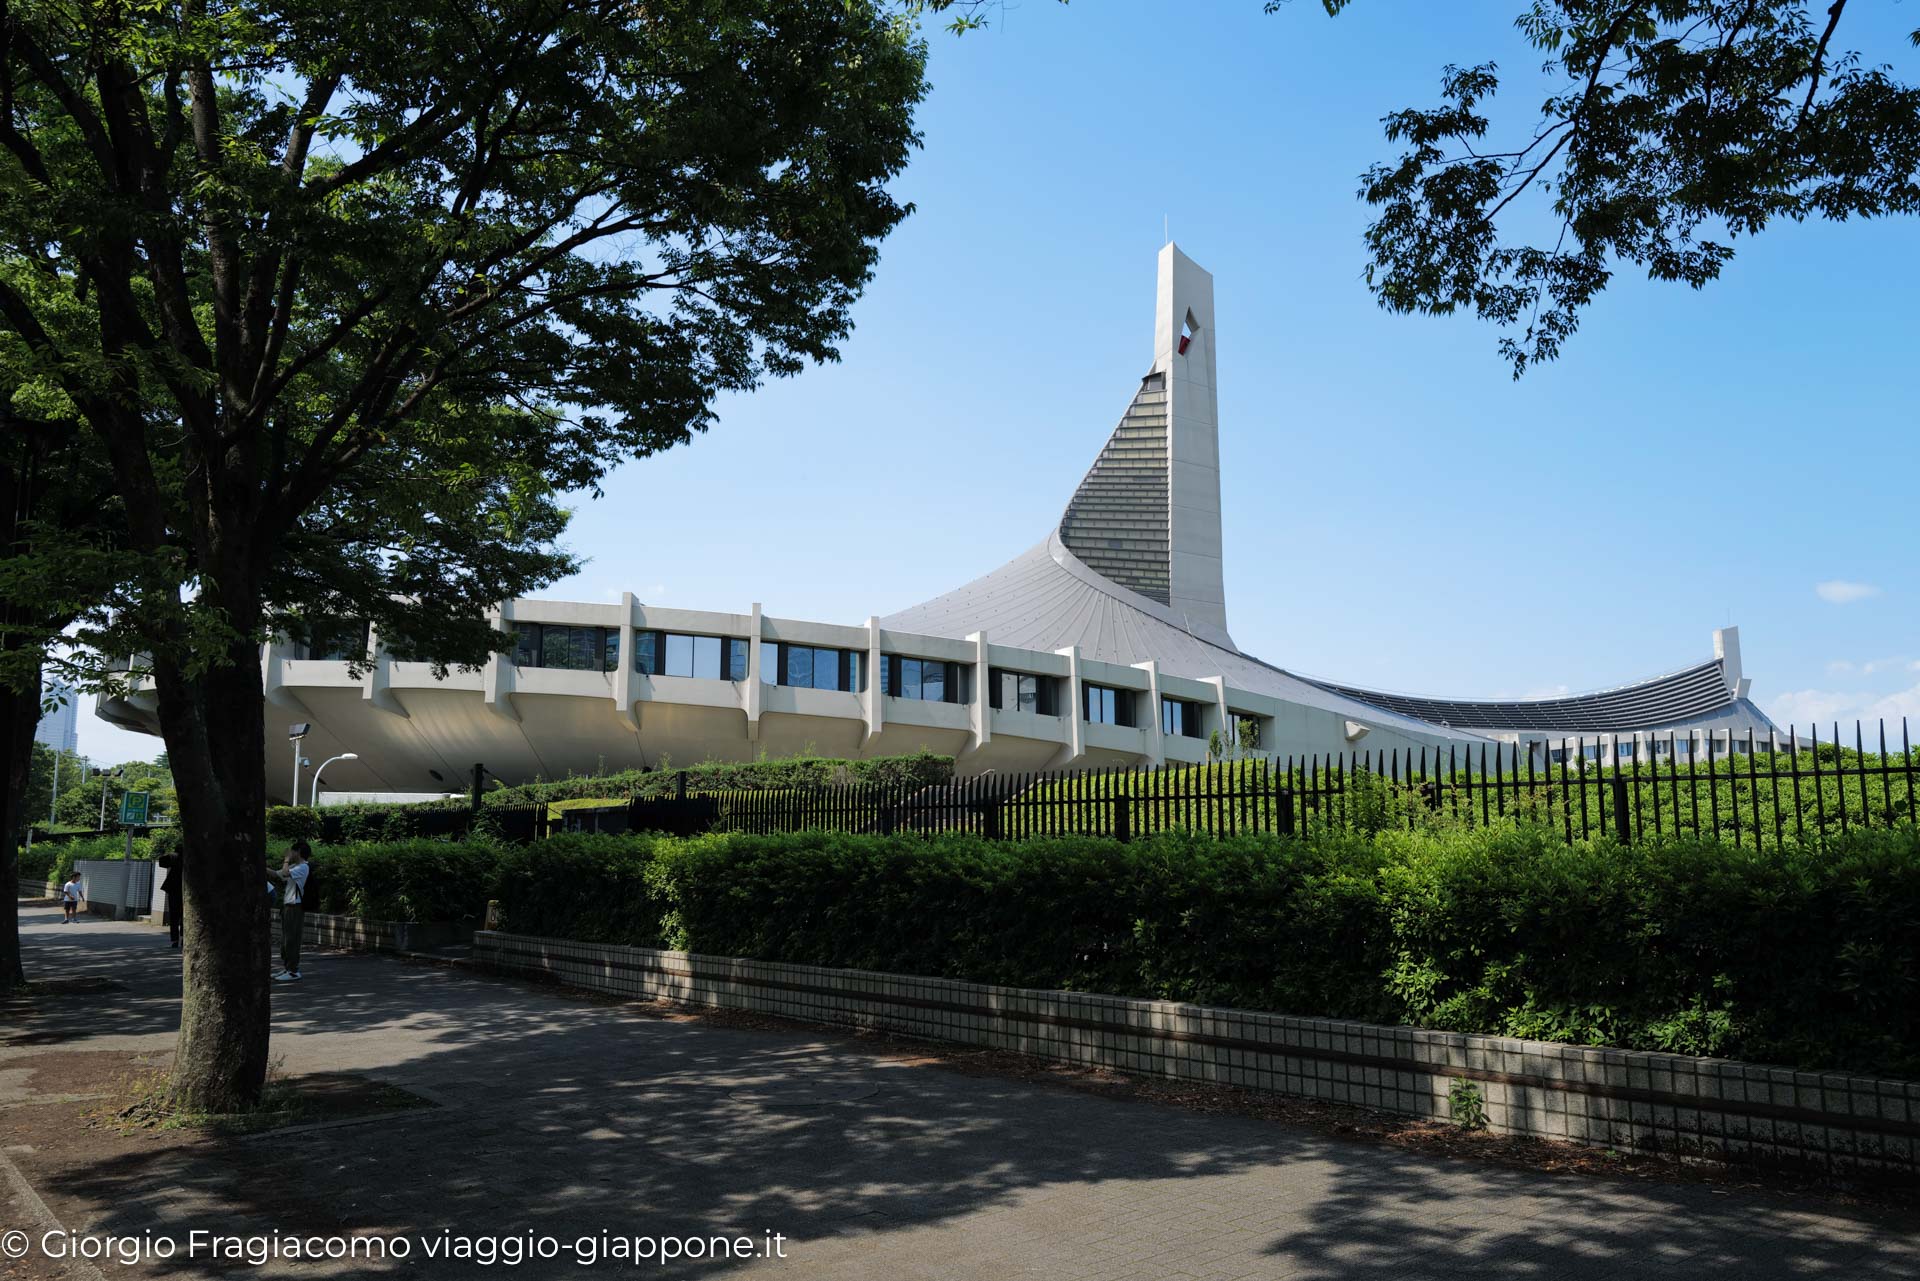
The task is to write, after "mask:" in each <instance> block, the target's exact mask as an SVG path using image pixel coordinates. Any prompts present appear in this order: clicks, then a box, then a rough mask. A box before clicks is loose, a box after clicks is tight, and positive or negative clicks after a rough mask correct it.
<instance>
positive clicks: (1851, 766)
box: [628, 720, 1920, 849]
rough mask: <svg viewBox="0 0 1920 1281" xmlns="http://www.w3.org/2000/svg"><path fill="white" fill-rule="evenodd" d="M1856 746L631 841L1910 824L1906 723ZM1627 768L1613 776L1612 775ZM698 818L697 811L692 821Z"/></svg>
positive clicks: (1528, 758)
mask: <svg viewBox="0 0 1920 1281" xmlns="http://www.w3.org/2000/svg"><path fill="white" fill-rule="evenodd" d="M1898 738H1899V742H1898V745H1897V746H1893V745H1890V744H1889V742H1888V738H1887V726H1886V724H1885V723H1884V722H1881V723H1879V724H1878V725H1877V726H1876V730H1875V733H1874V735H1873V736H1871V738H1869V736H1868V735H1867V734H1866V732H1865V726H1864V725H1861V724H1858V723H1856V725H1855V727H1854V733H1853V741H1852V743H1851V744H1847V743H1845V742H1844V741H1843V740H1842V737H1841V735H1840V732H1839V727H1838V726H1837V725H1835V726H1834V727H1833V729H1832V732H1831V733H1829V734H1825V735H1823V734H1821V733H1820V732H1819V731H1817V730H1815V731H1809V732H1807V733H1805V734H1800V733H1798V732H1794V731H1790V732H1789V734H1787V735H1786V736H1779V735H1772V736H1767V737H1761V736H1758V735H1754V734H1745V735H1742V736H1738V737H1735V738H1732V739H1731V740H1730V739H1729V738H1728V737H1727V736H1726V735H1724V734H1722V735H1721V736H1720V737H1719V738H1718V739H1717V740H1715V739H1711V738H1709V739H1706V740H1704V742H1703V743H1702V744H1701V745H1700V749H1699V750H1698V751H1693V750H1689V747H1688V745H1687V740H1686V738H1685V736H1684V735H1682V734H1680V733H1678V732H1675V733H1672V734H1669V735H1666V736H1665V737H1664V738H1663V739H1660V740H1655V739H1651V738H1648V737H1644V736H1643V737H1641V738H1640V739H1638V740H1637V741H1634V740H1622V739H1619V738H1617V737H1608V738H1604V739H1603V738H1578V739H1566V740H1554V741H1552V742H1547V741H1535V742H1523V743H1518V744H1511V743H1487V744H1484V745H1476V746H1474V747H1472V748H1467V747H1461V746H1454V747H1450V748H1446V749H1441V750H1435V749H1430V748H1429V749H1420V748H1415V749H1412V750H1411V751H1408V750H1392V749H1390V750H1386V751H1377V752H1376V751H1362V752H1348V753H1328V754H1323V755H1313V756H1290V757H1284V758H1247V759H1234V760H1225V761H1214V762H1209V763H1207V764H1202V765H1167V766H1161V767H1157V768H1145V767H1142V768H1112V769H1092V770H1083V771H1075V772H1047V771H1039V772H1028V773H996V774H985V775H980V776H977V777H974V778H968V779H962V780H959V781H956V782H954V783H951V784H948V785H945V786H940V787H929V788H920V789H917V790H904V789H899V790H895V789H884V788H874V787H866V786H861V785H857V784H856V785H850V786H845V787H819V788H807V789H789V790H780V791H713V792H694V793H691V794H683V795H682V796H681V797H678V798H661V799H657V800H651V801H636V802H634V804H633V807H632V810H631V812H630V818H629V823H628V825H629V827H631V828H632V829H633V830H646V829H648V828H650V827H651V828H654V829H655V830H674V831H678V832H686V831H690V830H723V831H741V832H795V831H805V830H820V829H824V830H836V831H849V832H880V833H892V832H917V833H922V834H934V833H941V832H968V833H972V834H975V835H979V836H984V837H987V838H990V839H994V838H997V839H1006V840H1018V839H1024V838H1028V837H1037V836H1064V835H1098V836H1112V837H1116V838H1118V839H1120V840H1129V839H1132V838H1135V837H1143V836H1151V835H1155V834H1157V833H1161V832H1172V831H1190V832H1205V833H1211V834H1214V835H1218V836H1232V835H1238V834H1241V833H1272V834H1276V835H1295V834H1299V835H1307V834H1311V833H1314V832H1317V831H1327V830H1333V831H1351V832H1380V831H1384V830H1387V829H1391V828H1407V829H1418V828H1434V827H1444V826H1449V825H1454V826H1458V825H1466V826H1478V825H1485V824H1488V823H1492V822H1498V821H1503V820H1506V819H1518V820H1523V821H1528V822H1531V823H1534V824H1538V825H1542V826H1545V827H1548V828H1550V829H1552V830H1555V831H1558V832H1559V833H1561V835H1562V836H1563V837H1564V838H1565V839H1566V840H1568V841H1573V840H1581V839H1589V838H1592V837H1596V836H1600V835H1607V836H1611V837H1612V838H1613V839H1615V840H1618V841H1621V842H1623V843H1629V844H1630V843H1633V842H1636V841H1644V840H1647V839H1652V838H1658V837H1661V836H1666V835H1676V836H1677V835H1697V836H1713V837H1716V838H1718V839H1721V840H1726V841H1731V842H1732V843H1733V844H1735V845H1742V846H1752V847H1755V848H1758V849H1767V848H1778V847H1780V846H1782V845H1785V844H1786V843H1788V842H1790V841H1793V842H1803V841H1807V840H1809V839H1814V840H1817V839H1820V838H1822V837H1824V836H1826V835H1829V834H1833V833H1836V832H1846V831H1851V830H1855V829H1860V828H1888V827H1895V826H1903V825H1905V826H1911V825H1913V824H1914V822H1915V798H1916V795H1917V793H1916V789H1915V776H1916V774H1920V756H1917V755H1916V753H1915V751H1914V749H1913V746H1912V744H1911V742H1910V740H1909V736H1908V730H1907V725H1906V722H1905V721H1904V720H1903V721H1902V722H1901V724H1900V727H1899V735H1898ZM1608 762H1612V763H1608ZM695 805H697V806H698V807H699V809H698V812H697V813H696V812H695V811H694V810H693V809H692V807H693V806H695Z"/></svg>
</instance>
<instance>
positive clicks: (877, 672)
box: [860, 615, 887, 743]
mask: <svg viewBox="0 0 1920 1281" xmlns="http://www.w3.org/2000/svg"><path fill="white" fill-rule="evenodd" d="M881 658H882V655H881V652H880V619H879V617H878V616H877V615H869V616H868V618H867V687H866V689H864V690H862V691H861V693H860V706H861V709H862V710H863V711H865V712H866V714H867V741H868V742H869V743H871V742H872V741H873V740H874V739H876V738H878V737H880V731H881V730H882V729H884V728H886V724H887V711H886V703H887V695H886V688H885V676H886V673H885V671H884V669H883V668H882V667H881Z"/></svg>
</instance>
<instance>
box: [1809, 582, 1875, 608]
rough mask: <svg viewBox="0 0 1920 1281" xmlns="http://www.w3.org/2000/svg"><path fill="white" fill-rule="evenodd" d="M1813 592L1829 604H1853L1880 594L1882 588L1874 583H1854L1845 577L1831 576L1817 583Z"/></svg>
mask: <svg viewBox="0 0 1920 1281" xmlns="http://www.w3.org/2000/svg"><path fill="white" fill-rule="evenodd" d="M1813 594H1814V595H1816V596H1818V597H1819V598H1820V599H1821V600H1823V601H1825V602H1827V604H1829V605H1851V604H1853V603H1854V602H1855V601H1863V600H1866V599H1867V598H1868V597H1869V596H1878V595H1879V594H1880V589H1879V588H1878V587H1875V586H1874V585H1873V584H1872V583H1854V582H1849V581H1848V580H1846V579H1844V578H1829V579H1828V580H1827V581H1826V582H1824V583H1815V584H1814V585H1813Z"/></svg>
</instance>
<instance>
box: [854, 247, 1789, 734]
mask: <svg viewBox="0 0 1920 1281" xmlns="http://www.w3.org/2000/svg"><path fill="white" fill-rule="evenodd" d="M1213 337H1214V335H1213V278H1212V277H1211V276H1210V275H1208V274H1207V273H1206V272H1205V270H1203V269H1202V268H1200V267H1199V266H1198V265H1197V264H1195V263H1194V262H1193V261H1192V260H1191V259H1189V258H1187V257H1186V256H1185V255H1184V254H1182V253H1180V252H1179V250H1178V249H1177V248H1175V247H1174V246H1173V245H1171V244H1169V245H1167V246H1166V247H1165V248H1164V249H1163V250H1162V251H1161V259H1160V296H1159V304H1158V311H1157V315H1156V323H1155V346H1156V354H1155V358H1154V363H1153V365H1152V367H1151V368H1150V369H1149V370H1148V372H1147V374H1146V376H1145V377H1144V378H1142V380H1141V382H1140V385H1139V387H1138V388H1137V389H1136V391H1135V392H1134V395H1133V398H1132V400H1131V402H1130V403H1129V405H1128V407H1127V410H1126V412H1125V413H1124V414H1123V416H1122V418H1121V421H1120V424H1119V426H1118V427H1117V428H1115V429H1114V431H1113V433H1112V434H1111V435H1110V436H1109V437H1108V439H1107V442H1106V444H1105V445H1104V446H1103V448H1102V449H1101V451H1100V452H1099V454H1098V455H1097V457H1096V458H1095V461H1094V464H1093V466H1092V468H1091V469H1090V470H1089V471H1088V472H1087V475H1086V477H1085V479H1083V480H1082V481H1081V483H1080V486H1079V488H1078V489H1077V490H1076V491H1075V493H1074V496H1073V498H1072V500H1071V501H1070V502H1069V503H1068V505H1067V509H1066V511H1065V513H1064V514H1063V515H1062V517H1061V519H1060V521H1059V523H1058V524H1057V526H1056V527H1055V528H1054V530H1053V531H1052V532H1051V533H1049V535H1048V536H1047V538H1046V540H1045V541H1043V542H1041V543H1040V544H1039V545H1037V546H1035V547H1033V548H1031V549H1029V550H1028V551H1027V552H1025V553H1024V554H1022V555H1020V556H1017V557H1015V558H1014V559H1013V560H1011V561H1009V562H1008V563H1007V564H1005V565H1003V566H1001V567H1000V568H999V569H996V570H994V571H993V572H992V573H990V574H986V575H984V576H982V577H980V578H977V579H975V580H974V581H973V582H970V583H968V584H966V585H965V586H963V587H960V588H957V589H955V590H953V591H950V592H947V593H946V594H944V595H941V596H937V597H935V598H933V599H932V600H929V601H924V602H922V603H921V604H919V605H915V606H913V607H912V608H910V609H905V610H901V611H900V612H898V613H896V614H892V615H889V616H888V617H886V618H884V619H883V620H881V621H882V623H883V624H884V625H885V626H887V627H889V628H894V629H897V630H900V631H905V632H918V633H924V634H928V635H938V636H951V637H955V638H964V637H966V636H968V635H971V634H973V633H975V632H983V633H985V634H986V635H987V637H988V639H990V640H991V641H993V642H995V643H997V644H1002V645H1009V646H1014V647H1017V648H1022V649H1037V650H1061V649H1066V648H1068V647H1078V648H1079V650H1080V651H1081V652H1082V653H1083V654H1084V655H1085V656H1087V657H1089V658H1092V659H1096V660H1099V661H1102V662H1109V663H1118V664H1124V665H1137V664H1141V663H1145V662H1147V661H1149V660H1151V661H1153V662H1155V663H1157V664H1158V665H1159V667H1160V669H1161V670H1163V671H1166V672H1169V673H1171V674H1173V675H1176V676H1187V677H1192V678H1194V679H1200V680H1206V679H1211V678H1213V677H1216V676H1221V677H1225V678H1226V679H1227V680H1228V681H1230V682H1231V683H1232V684H1233V685H1235V686H1236V687H1238V688H1242V689H1247V690H1252V691H1255V692H1258V693H1262V694H1268V695H1271V696H1273V697H1276V698H1281V699H1285V700H1288V701H1290V702H1294V703H1300V704H1304V705H1306V706H1309V707H1318V708H1322V709H1325V710H1327V711H1332V712H1337V713H1340V714H1342V715H1345V716H1349V717H1352V718H1354V719H1356V720H1361V721H1371V722H1373V723H1375V724H1378V725H1381V726H1382V727H1386V726H1389V725H1391V726H1393V727H1395V728H1398V729H1401V730H1404V731H1409V732H1414V733H1424V734H1435V733H1438V734H1441V735H1444V736H1446V737H1454V738H1480V737H1482V736H1483V734H1485V733H1488V732H1494V731H1499V732H1504V733H1516V732H1517V733H1523V734H1539V735H1542V736H1546V737H1552V736H1560V735H1566V736H1573V735H1607V734H1631V733H1635V732H1645V731H1649V730H1654V729H1662V728H1666V727H1670V726H1672V727H1678V726H1680V725H1682V724H1685V723H1689V722H1699V721H1702V720H1712V721H1714V722H1716V724H1717V725H1720V726H1722V727H1724V726H1725V725H1727V724H1728V723H1730V722H1738V723H1739V725H1741V726H1758V727H1760V728H1761V730H1762V732H1764V731H1765V730H1767V729H1771V728H1773V726H1772V722H1770V721H1769V720H1767V718H1766V716H1765V715H1764V714H1763V713H1762V712H1761V711H1760V710H1759V709H1758V708H1757V707H1755V706H1754V705H1753V704H1752V703H1751V702H1749V701H1748V700H1747V699H1746V697H1745V692H1746V687H1745V682H1744V681H1743V679H1742V678H1741V675H1740V671H1739V658H1738V641H1737V639H1736V638H1735V636H1736V634H1735V633H1734V632H1733V630H1732V629H1728V630H1727V631H1726V632H1725V633H1723V634H1717V637H1716V656H1715V657H1714V658H1711V659H1708V660H1707V661H1705V662H1702V663H1696V664H1694V665H1693V666H1690V667H1684V668H1681V669H1680V670H1678V671H1674V672H1669V673H1667V674H1665V675H1662V676H1656V677H1653V678H1651V679H1649V680H1643V681H1636V682H1634V683H1632V684H1628V685H1621V686H1617V687H1615V688H1612V689H1603V690H1597V691H1595V692H1593V693H1589V694H1576V695H1571V696H1568V697H1564V698H1548V699H1517V700H1507V699H1454V698H1426V697H1421V696H1418V695H1411V694H1393V693H1387V692H1385V691H1382V690H1371V689H1365V688H1362V687H1360V686H1357V685H1346V684H1342V683H1339V682H1336V681H1328V680H1320V679H1316V678H1313V677H1305V676H1300V675H1298V674H1296V673H1293V672H1289V671H1287V670H1285V669H1284V668H1280V667H1277V666H1275V665H1273V664H1271V663H1267V662H1263V661H1262V660H1260V659H1258V658H1255V657H1254V656H1252V655H1251V654H1248V653H1246V652H1244V651H1243V650H1241V649H1240V647H1239V646H1238V645H1236V644H1235V643H1234V640H1233V638H1232V636H1231V635H1229V633H1228V631H1227V625H1226V602H1225V592H1224V588H1223V586H1222V585H1221V582H1222V580H1221V575H1220V550H1219V549H1220V547H1221V545H1222V542H1221V534H1220V517H1219V510H1220V498H1219V492H1220V491H1219V479H1218V477H1219V459H1220V452H1219V432H1218V424H1217V420H1216V414H1215V406H1216V399H1215V395H1214V358H1213ZM1722 640H1724V645H1723V644H1722V643H1721V641H1722Z"/></svg>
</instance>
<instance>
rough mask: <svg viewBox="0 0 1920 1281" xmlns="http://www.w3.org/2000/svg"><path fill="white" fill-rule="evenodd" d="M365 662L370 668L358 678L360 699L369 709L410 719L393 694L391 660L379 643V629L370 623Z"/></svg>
mask: <svg viewBox="0 0 1920 1281" xmlns="http://www.w3.org/2000/svg"><path fill="white" fill-rule="evenodd" d="M367 661H368V662H369V663H371V664H372V666H370V667H368V668H367V674H366V675H365V676H362V677H361V678H360V697H361V698H362V699H363V700H365V701H366V703H367V704H368V705H369V706H371V707H377V708H379V709H380V710H381V711H383V712H391V713H393V714H394V715H395V716H398V717H401V718H402V719H410V718H409V717H408V716H407V709H406V708H404V707H402V706H401V705H400V700H399V699H398V698H397V697H395V695H394V693H393V689H392V683H393V658H392V657H391V656H390V655H389V654H388V653H387V651H386V647H385V646H383V645H381V643H380V629H379V628H377V627H375V626H373V625H372V624H371V623H369V624H368V625H367Z"/></svg>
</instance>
